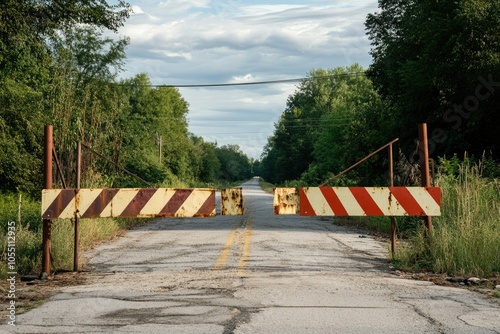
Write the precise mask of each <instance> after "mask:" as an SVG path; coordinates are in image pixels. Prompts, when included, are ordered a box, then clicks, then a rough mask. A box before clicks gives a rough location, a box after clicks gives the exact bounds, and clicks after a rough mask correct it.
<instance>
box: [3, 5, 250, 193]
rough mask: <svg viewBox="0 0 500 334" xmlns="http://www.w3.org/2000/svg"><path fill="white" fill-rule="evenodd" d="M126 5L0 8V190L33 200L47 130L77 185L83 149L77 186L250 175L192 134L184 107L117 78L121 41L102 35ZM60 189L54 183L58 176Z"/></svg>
mask: <svg viewBox="0 0 500 334" xmlns="http://www.w3.org/2000/svg"><path fill="white" fill-rule="evenodd" d="M129 13H130V6H129V5H128V4H127V3H125V2H123V1H119V2H118V3H117V4H116V5H109V4H108V3H107V2H106V1H104V0H68V1H55V0H53V1H38V0H22V1H18V0H15V1H14V0H6V1H2V4H1V5H0V17H1V19H0V147H1V148H2V149H1V150H0V191H2V192H12V191H22V192H27V193H30V194H34V195H39V192H40V189H41V188H42V173H43V171H42V169H43V166H42V157H43V152H42V150H43V148H42V146H43V126H44V125H45V124H53V125H54V143H55V147H56V149H57V154H58V156H59V160H60V162H61V165H62V168H63V175H64V177H65V179H66V180H67V181H68V182H69V183H70V185H71V184H73V183H74V178H75V170H76V166H75V162H76V155H75V149H76V143H77V142H78V141H81V142H83V143H85V144H86V145H87V146H88V147H90V148H91V149H92V150H93V151H95V152H97V153H99V154H102V155H103V156H105V157H106V159H102V158H100V157H98V156H97V155H96V154H95V153H92V151H91V150H89V149H85V150H84V160H83V180H82V186H87V187H90V186H93V187H96V186H106V187H125V186H145V185H144V184H141V183H140V182H138V181H137V180H136V179H134V178H132V177H130V176H127V175H126V174H123V173H122V172H120V171H119V170H118V169H117V168H116V165H120V166H123V167H125V168H126V169H128V170H129V171H131V172H133V173H135V174H137V175H138V176H140V177H141V178H143V179H144V180H146V181H147V182H148V183H150V184H152V185H155V186H190V185H198V184H200V182H204V183H214V182H216V181H217V180H219V179H224V180H229V181H234V180H242V179H245V178H248V177H250V176H251V162H250V160H249V159H248V157H247V156H245V155H244V154H243V153H242V152H241V150H240V149H239V147H237V146H223V147H217V145H216V144H215V143H209V142H205V141H204V140H203V139H202V138H200V137H197V136H195V135H193V134H190V133H188V124H187V118H186V116H187V113H188V111H189V105H188V102H187V101H185V100H184V98H183V97H182V96H181V94H180V93H179V91H178V90H177V89H175V88H172V87H158V88H153V87H151V83H150V81H149V78H148V76H147V74H139V75H137V76H135V77H133V78H130V79H125V80H118V74H119V73H120V71H121V70H122V66H123V64H124V62H125V60H126V59H125V48H126V46H127V45H128V43H129V40H128V38H126V37H121V38H119V37H117V38H110V37H106V34H104V32H103V31H104V30H105V29H108V30H110V31H116V30H117V29H118V28H119V27H120V26H122V25H123V23H124V21H125V20H126V19H127V18H128V16H129ZM55 176H56V175H55ZM56 182H57V183H59V185H60V178H59V177H58V176H57V178H56Z"/></svg>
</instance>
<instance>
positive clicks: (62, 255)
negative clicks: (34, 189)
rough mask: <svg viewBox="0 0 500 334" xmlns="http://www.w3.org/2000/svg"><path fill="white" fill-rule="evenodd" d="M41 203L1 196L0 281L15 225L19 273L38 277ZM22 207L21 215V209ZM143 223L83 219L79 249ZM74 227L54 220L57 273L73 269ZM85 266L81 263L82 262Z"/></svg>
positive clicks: (53, 240)
mask: <svg viewBox="0 0 500 334" xmlns="http://www.w3.org/2000/svg"><path fill="white" fill-rule="evenodd" d="M40 206H41V205H40V202H39V201H37V200H32V199H29V198H27V197H26V196H24V197H21V203H19V198H18V197H17V196H14V195H2V196H0V219H2V221H3V222H5V223H4V224H2V225H1V226H2V230H1V231H0V246H1V252H0V263H1V266H0V278H4V277H5V275H6V272H7V265H6V263H7V253H8V252H7V247H6V246H7V242H8V240H7V235H6V231H7V223H8V222H15V223H16V234H15V237H16V270H17V272H18V273H19V274H21V275H26V274H39V273H40V270H41V261H42V252H41V248H42V219H41V215H40ZM19 207H20V215H19V211H18V209H19ZM143 222H144V220H141V221H139V220H135V219H82V220H81V221H80V248H81V249H82V250H85V249H89V248H90V247H92V246H94V245H95V244H96V243H99V242H102V241H105V240H107V239H110V238H113V237H115V236H116V235H118V234H119V233H120V232H121V231H123V230H125V229H128V228H130V227H132V226H136V225H137V224H141V223H143ZM73 235H74V225H73V222H72V221H70V220H68V219H59V220H54V221H53V224H52V238H51V241H52V253H51V257H52V268H53V270H54V271H61V270H62V271H66V270H72V269H73V245H74V243H73V242H74V240H73ZM80 263H82V261H80Z"/></svg>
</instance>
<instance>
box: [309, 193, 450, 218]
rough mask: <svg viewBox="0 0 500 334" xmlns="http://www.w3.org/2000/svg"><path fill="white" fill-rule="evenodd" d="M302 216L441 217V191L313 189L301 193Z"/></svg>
mask: <svg viewBox="0 0 500 334" xmlns="http://www.w3.org/2000/svg"><path fill="white" fill-rule="evenodd" d="M299 202H300V215H301V216H440V215H441V189H440V188H437V187H310V188H301V189H300V192H299Z"/></svg>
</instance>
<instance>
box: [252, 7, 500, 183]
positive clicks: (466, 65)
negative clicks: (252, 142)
mask: <svg viewBox="0 0 500 334" xmlns="http://www.w3.org/2000/svg"><path fill="white" fill-rule="evenodd" d="M499 24H500V2H498V1H496V0H486V1H480V0H458V1H434V0H419V1H406V0H379V11H378V12H377V13H374V14H370V15H368V17H367V20H366V28H367V33H368V37H369V38H370V40H371V42H372V49H371V55H372V57H373V63H372V64H371V66H370V67H369V69H368V70H367V71H365V70H364V69H362V68H361V67H359V66H358V65H353V66H350V67H347V68H336V69H318V70H314V71H312V72H311V73H310V74H309V78H310V79H307V80H304V81H303V82H301V84H300V85H299V86H298V88H297V91H296V92H295V93H294V94H293V95H292V96H290V97H289V99H288V102H287V105H286V109H285V111H284V112H283V114H282V115H281V118H280V119H279V121H278V122H277V123H276V126H275V131H274V134H273V136H271V137H270V138H269V141H268V144H267V146H266V147H265V149H264V153H263V155H262V160H261V163H260V174H261V175H263V176H264V177H265V178H266V179H267V180H269V181H271V182H275V183H284V182H285V181H293V180H299V182H301V183H303V184H308V185H318V184H320V183H322V181H324V180H326V179H328V177H329V176H331V175H332V174H336V173H338V172H340V171H342V170H343V169H344V168H346V167H348V166H350V165H351V164H352V163H354V162H356V161H357V160H358V159H360V158H362V157H363V156H365V155H367V154H369V153H370V152H372V151H374V150H375V149H377V148H378V147H380V146H382V145H384V144H385V143H387V142H389V141H390V140H392V139H394V138H397V137H398V138H400V139H401V140H400V142H399V143H398V146H397V147H398V148H400V149H401V152H402V154H401V155H396V157H397V158H398V160H399V161H400V162H401V163H403V164H404V163H406V164H409V165H411V164H414V163H415V161H413V160H414V159H413V157H414V154H413V152H414V150H415V147H416V138H418V135H417V125H418V124H419V123H423V122H426V123H428V127H429V137H430V142H429V146H430V151H431V154H432V156H433V157H437V156H443V155H448V156H451V155H453V154H455V153H459V154H463V153H464V151H468V152H469V154H470V155H476V156H480V155H482V154H483V152H486V153H487V154H491V155H492V156H493V157H494V158H496V159H498V158H499V157H500V152H499V149H500V137H499V136H498V133H499V132H500V117H499V116H498V110H500V92H499V91H500V35H499V34H498V32H497V27H498V25H499ZM325 77H326V78H325ZM315 78H316V79H315ZM386 157H387V155H379V156H376V157H374V158H372V159H371V160H369V161H368V162H367V163H365V164H364V165H361V166H360V167H358V168H357V169H356V170H355V171H353V172H350V173H349V174H348V178H343V179H340V180H339V181H338V182H340V183H355V184H361V185H372V184H375V185H377V184H378V185H382V184H387V176H386V172H385V171H386V170H387V158H386ZM417 162H418V161H417Z"/></svg>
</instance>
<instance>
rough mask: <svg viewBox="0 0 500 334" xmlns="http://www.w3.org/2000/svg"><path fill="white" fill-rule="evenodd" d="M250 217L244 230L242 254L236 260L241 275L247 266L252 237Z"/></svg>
mask: <svg viewBox="0 0 500 334" xmlns="http://www.w3.org/2000/svg"><path fill="white" fill-rule="evenodd" d="M252 235H253V232H252V218H248V221H247V224H246V231H245V246H244V247H243V255H242V256H241V257H240V260H239V262H238V275H239V276H242V275H244V274H245V268H246V267H247V265H248V263H247V261H248V257H249V256H250V239H251V238H252Z"/></svg>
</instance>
